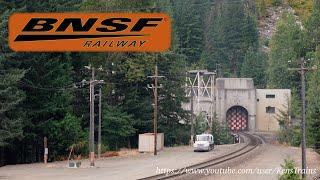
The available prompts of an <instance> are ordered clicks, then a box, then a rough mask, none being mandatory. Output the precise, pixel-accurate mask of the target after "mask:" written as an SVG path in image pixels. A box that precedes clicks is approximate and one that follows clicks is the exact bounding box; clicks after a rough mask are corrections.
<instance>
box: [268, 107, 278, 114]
mask: <svg viewBox="0 0 320 180" xmlns="http://www.w3.org/2000/svg"><path fill="white" fill-rule="evenodd" d="M266 113H270V114H274V113H276V108H275V107H271V106H268V107H266Z"/></svg>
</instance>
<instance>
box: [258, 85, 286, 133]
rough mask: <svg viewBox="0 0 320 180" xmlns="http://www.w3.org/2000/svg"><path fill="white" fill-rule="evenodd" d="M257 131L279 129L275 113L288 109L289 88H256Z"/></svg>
mask: <svg viewBox="0 0 320 180" xmlns="http://www.w3.org/2000/svg"><path fill="white" fill-rule="evenodd" d="M256 94H257V123H256V130H257V131H274V130H278V129H279V124H278V120H277V119H276V118H277V115H279V114H280V112H281V111H283V112H285V111H287V110H288V106H289V102H290V98H291V92H290V89H257V90H256Z"/></svg>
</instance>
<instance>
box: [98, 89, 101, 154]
mask: <svg viewBox="0 0 320 180" xmlns="http://www.w3.org/2000/svg"><path fill="white" fill-rule="evenodd" d="M101 99H102V91H101V87H100V89H99V127H98V158H100V156H101Z"/></svg>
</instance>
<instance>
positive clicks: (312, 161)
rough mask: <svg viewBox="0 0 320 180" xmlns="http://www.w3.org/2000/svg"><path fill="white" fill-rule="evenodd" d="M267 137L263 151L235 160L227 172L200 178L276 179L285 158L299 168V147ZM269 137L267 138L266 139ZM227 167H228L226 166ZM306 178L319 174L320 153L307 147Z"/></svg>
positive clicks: (218, 179)
mask: <svg viewBox="0 0 320 180" xmlns="http://www.w3.org/2000/svg"><path fill="white" fill-rule="evenodd" d="M264 137H267V138H265V139H267V142H266V144H265V147H264V149H263V151H262V152H261V153H259V154H257V155H256V156H254V157H251V158H249V159H247V160H246V161H242V162H241V163H239V162H235V163H234V166H232V165H230V166H229V169H230V170H229V172H228V173H226V174H223V173H220V174H215V175H208V176H204V177H202V178H201V179H202V180H211V179H214V180H234V179H237V180H278V179H279V176H280V175H281V174H282V173H283V169H282V168H281V164H283V163H284V160H285V159H291V160H294V162H295V165H296V168H299V169H301V149H300V147H291V146H285V145H281V144H278V143H275V142H274V141H273V140H272V138H270V137H268V136H267V135H265V136H264ZM268 138H269V139H268ZM226 169H228V167H226ZM307 169H308V171H309V172H308V173H307V179H310V180H313V179H316V177H319V175H320V155H319V154H317V153H316V152H315V151H313V150H312V149H307ZM231 170H233V172H232V171H231Z"/></svg>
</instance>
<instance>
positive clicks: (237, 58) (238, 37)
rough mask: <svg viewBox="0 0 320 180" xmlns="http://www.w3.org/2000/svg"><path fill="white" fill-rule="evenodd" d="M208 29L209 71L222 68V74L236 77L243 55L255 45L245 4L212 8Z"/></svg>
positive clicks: (253, 24) (253, 25) (252, 24)
mask: <svg viewBox="0 0 320 180" xmlns="http://www.w3.org/2000/svg"><path fill="white" fill-rule="evenodd" d="M214 10H215V13H216V15H215V18H213V25H212V28H211V31H210V33H211V38H210V39H211V41H210V46H211V47H212V48H211V49H209V50H208V51H207V52H205V57H206V59H207V65H208V67H209V69H215V66H216V64H217V63H219V64H220V65H222V68H223V72H224V74H225V75H226V76H227V77H228V76H233V77H238V76H239V75H240V67H241V64H242V63H243V61H244V56H245V53H246V52H247V51H248V49H249V48H250V47H252V48H254V49H256V48H257V46H258V31H257V27H256V22H255V19H254V17H252V16H251V15H250V14H251V12H250V10H247V9H245V4H244V3H241V2H239V3H221V4H218V5H217V6H216V7H215V8H214Z"/></svg>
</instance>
